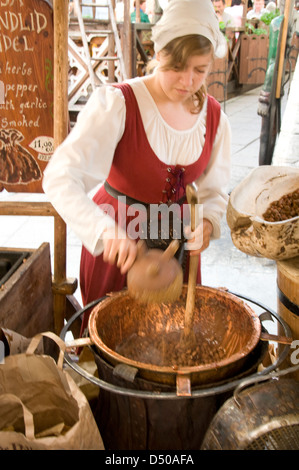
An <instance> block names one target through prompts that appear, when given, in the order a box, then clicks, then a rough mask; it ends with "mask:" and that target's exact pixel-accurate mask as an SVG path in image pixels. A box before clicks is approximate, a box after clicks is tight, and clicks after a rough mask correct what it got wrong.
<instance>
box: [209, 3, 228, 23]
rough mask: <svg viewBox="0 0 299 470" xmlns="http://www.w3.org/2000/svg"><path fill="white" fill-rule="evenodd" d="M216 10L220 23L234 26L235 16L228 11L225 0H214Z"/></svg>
mask: <svg viewBox="0 0 299 470" xmlns="http://www.w3.org/2000/svg"><path fill="white" fill-rule="evenodd" d="M212 2H213V6H214V10H215V12H216V15H217V17H218V20H219V22H220V23H223V24H224V26H228V27H233V17H232V16H231V15H230V14H229V13H228V12H227V11H226V5H225V0H212Z"/></svg>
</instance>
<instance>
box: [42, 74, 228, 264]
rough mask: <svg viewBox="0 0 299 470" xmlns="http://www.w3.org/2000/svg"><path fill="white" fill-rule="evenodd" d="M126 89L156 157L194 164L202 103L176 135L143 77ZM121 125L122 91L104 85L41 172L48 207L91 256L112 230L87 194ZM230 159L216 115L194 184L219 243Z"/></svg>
mask: <svg viewBox="0 0 299 470" xmlns="http://www.w3.org/2000/svg"><path fill="white" fill-rule="evenodd" d="M128 83H130V85H131V87H132V89H133V91H134V94H135V96H136V99H137V102H138V105H139V108H140V112H141V117H142V121H143V125H144V128H145V132H146V134H147V138H148V141H149V143H150V145H151V147H152V149H153V151H154V152H155V154H156V155H157V157H158V158H159V159H160V160H161V161H162V162H164V163H166V164H169V165H177V164H180V165H188V164H191V163H193V162H194V161H195V160H196V159H197V158H198V155H200V153H201V151H202V148H203V146H204V142H205V131H206V114H207V100H206V101H205V103H204V106H203V109H202V110H201V112H200V113H199V115H198V118H197V121H196V123H195V124H194V125H193V126H192V128H190V129H187V130H176V129H173V128H172V127H170V126H169V125H168V124H167V123H166V122H165V121H164V119H163V118H162V116H161V114H160V113H159V110H158V108H157V106H156V104H155V102H154V100H153V98H152V96H151V94H150V93H149V91H148V89H147V87H146V86H145V84H144V81H143V78H142V77H138V78H134V79H131V80H128ZM125 120H126V106H125V99H124V96H123V94H122V92H121V90H119V89H117V88H115V87H112V86H109V85H107V86H103V87H99V88H97V89H96V90H95V91H94V92H93V94H92V95H91V97H90V99H89V101H88V103H87V104H86V106H85V107H84V109H83V110H82V111H81V113H80V114H79V115H78V118H77V122H76V124H75V126H74V128H73V129H72V130H71V132H70V134H69V135H68V136H67V138H66V139H65V140H64V142H63V143H62V144H61V145H60V146H59V147H58V148H57V149H56V151H55V152H54V155H53V156H52V158H51V161H50V162H49V164H48V165H47V167H46V170H45V172H44V179H43V189H44V191H45V193H46V194H47V196H48V198H49V200H50V202H51V203H52V205H53V206H54V208H55V209H56V210H57V212H58V213H59V214H60V215H61V217H62V218H63V219H64V220H65V222H66V223H67V224H68V226H69V227H70V228H71V229H72V230H73V231H74V232H75V234H76V235H77V236H78V237H79V239H80V240H81V241H82V243H83V244H84V246H85V247H86V248H87V249H88V250H89V251H90V252H91V253H92V254H93V255H99V254H100V253H101V252H102V251H103V244H102V241H101V235H102V233H103V231H104V229H105V228H107V227H111V226H113V225H114V220H113V219H112V218H111V217H110V216H108V215H107V214H104V213H103V212H102V210H101V209H100V208H99V207H98V206H97V204H95V203H94V202H93V201H92V199H91V194H90V192H91V191H94V190H95V188H96V187H97V186H98V185H99V184H101V183H103V182H104V181H105V179H106V178H107V177H108V175H109V171H110V168H111V165H112V161H113V157H114V151H115V148H116V146H117V144H118V142H119V141H120V139H121V137H122V135H123V132H124V127H125ZM128 151H130V149H128ZM230 157H231V131H230V125H229V122H228V118H227V116H226V115H225V114H224V113H223V111H221V117H220V122H219V126H218V130H217V134H216V137H215V142H214V146H213V150H212V153H211V158H210V161H209V164H208V166H207V168H206V170H205V171H204V173H203V174H202V175H201V176H200V178H199V179H198V180H197V181H196V183H197V185H198V188H199V190H198V196H199V201H200V203H201V204H203V215H204V217H205V218H207V219H209V220H210V221H211V223H212V224H213V234H212V237H213V238H219V237H220V220H221V217H222V216H223V214H224V212H225V210H226V204H227V200H228V196H227V192H226V188H227V185H228V182H229V177H230Z"/></svg>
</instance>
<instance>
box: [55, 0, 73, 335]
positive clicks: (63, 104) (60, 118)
mask: <svg viewBox="0 0 299 470" xmlns="http://www.w3.org/2000/svg"><path fill="white" fill-rule="evenodd" d="M53 14H54V147H55V148H56V147H57V146H58V145H60V144H61V143H62V142H63V140H64V139H65V138H66V136H67V134H68V123H69V118H68V0H54V6H53ZM54 230H55V235H54V273H53V284H54V288H55V285H56V284H58V285H59V284H63V283H64V282H65V281H66V225H65V223H64V222H63V220H62V219H60V217H59V218H57V219H55V226H54ZM53 303H54V329H55V332H56V333H60V331H61V329H62V328H63V324H64V318H65V310H66V297H65V295H64V294H61V293H55V290H54V299H53Z"/></svg>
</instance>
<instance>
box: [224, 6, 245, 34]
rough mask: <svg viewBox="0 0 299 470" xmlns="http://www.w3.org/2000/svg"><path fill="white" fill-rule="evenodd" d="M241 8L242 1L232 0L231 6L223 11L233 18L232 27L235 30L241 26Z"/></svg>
mask: <svg viewBox="0 0 299 470" xmlns="http://www.w3.org/2000/svg"><path fill="white" fill-rule="evenodd" d="M243 8H244V6H243V2H242V0H232V2H231V6H230V7H227V8H226V9H225V11H226V12H227V13H228V14H229V15H230V16H232V17H233V22H234V23H233V25H234V27H235V28H240V27H241V26H242V18H243Z"/></svg>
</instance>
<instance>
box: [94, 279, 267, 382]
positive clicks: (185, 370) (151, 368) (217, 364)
mask: <svg viewBox="0 0 299 470" xmlns="http://www.w3.org/2000/svg"><path fill="white" fill-rule="evenodd" d="M197 290H202V291H203V290H205V291H208V292H214V293H217V294H220V295H221V296H223V297H227V298H229V299H230V300H231V301H233V302H235V303H237V304H238V305H239V306H241V307H242V308H243V310H244V311H245V312H246V314H247V316H248V317H249V318H250V319H251V322H252V326H253V328H252V330H253V334H252V335H251V337H250V340H249V341H248V342H247V344H246V345H245V346H244V348H243V349H242V351H238V352H236V353H234V354H232V355H231V356H229V357H226V358H225V359H222V360H221V361H214V362H209V363H207V364H201V365H196V366H185V367H180V366H158V365H154V364H149V363H145V362H138V361H135V360H133V359H130V358H127V357H125V356H122V355H121V354H119V353H117V352H116V351H114V350H113V349H111V348H109V347H108V346H107V345H106V344H105V343H104V341H103V340H102V338H101V337H100V335H99V334H98V330H97V326H96V318H97V315H98V312H99V311H100V310H101V309H102V308H103V306H106V305H107V304H109V303H111V302H115V301H117V300H118V299H119V298H123V297H125V296H127V297H128V298H129V299H130V300H132V299H131V297H130V296H129V294H128V292H127V290H126V289H123V290H122V291H120V292H117V293H113V294H111V296H109V297H106V298H104V299H103V300H102V301H101V302H100V303H99V304H98V305H97V306H96V307H95V308H94V309H93V310H92V311H91V314H90V316H89V320H88V331H89V336H90V339H91V341H92V343H93V344H94V345H95V346H96V347H97V348H98V349H99V350H100V351H101V352H102V353H104V354H105V355H106V357H108V358H110V360H111V361H112V362H113V363H120V364H126V365H128V366H132V367H135V368H137V369H141V370H146V371H148V372H154V373H161V374H165V373H166V374H180V375H190V374H192V373H199V372H205V371H209V370H213V369H217V370H219V369H220V368H224V367H227V366H229V365H233V364H234V363H236V362H238V361H239V360H242V359H244V358H245V357H246V356H248V354H250V353H251V352H252V351H253V350H254V349H255V347H256V346H257V344H258V342H259V340H260V337H261V331H262V326H261V322H260V319H259V317H258V315H257V313H256V312H255V311H254V310H253V309H252V308H251V307H250V306H249V305H247V304H246V303H245V302H243V301H242V300H241V299H239V298H238V297H237V296H236V295H234V294H231V293H230V292H226V291H225V290H224V289H221V288H218V289H217V288H214V287H206V286H197Z"/></svg>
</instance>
